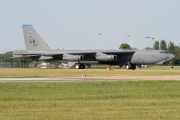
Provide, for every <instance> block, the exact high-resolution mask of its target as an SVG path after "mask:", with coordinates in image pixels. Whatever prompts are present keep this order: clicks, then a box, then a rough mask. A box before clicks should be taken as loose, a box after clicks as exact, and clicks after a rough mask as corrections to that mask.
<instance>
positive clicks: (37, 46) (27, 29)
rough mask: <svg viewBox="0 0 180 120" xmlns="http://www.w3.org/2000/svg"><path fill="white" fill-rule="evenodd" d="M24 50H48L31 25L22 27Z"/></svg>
mask: <svg viewBox="0 0 180 120" xmlns="http://www.w3.org/2000/svg"><path fill="white" fill-rule="evenodd" d="M22 28H23V33H24V41H25V45H26V50H49V49H50V48H49V46H48V45H47V44H46V42H45V41H44V40H43V38H41V36H40V35H39V34H38V32H37V31H36V30H35V29H34V28H33V26H32V25H31V24H25V25H22Z"/></svg>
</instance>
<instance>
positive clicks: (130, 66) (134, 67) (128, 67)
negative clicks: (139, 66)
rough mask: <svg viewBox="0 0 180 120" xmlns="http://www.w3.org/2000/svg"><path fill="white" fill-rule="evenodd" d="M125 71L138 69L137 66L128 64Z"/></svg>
mask: <svg viewBox="0 0 180 120" xmlns="http://www.w3.org/2000/svg"><path fill="white" fill-rule="evenodd" d="M125 69H133V70H135V69H136V65H134V64H126V65H125Z"/></svg>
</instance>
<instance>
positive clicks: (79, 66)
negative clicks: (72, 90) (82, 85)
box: [75, 63, 85, 69]
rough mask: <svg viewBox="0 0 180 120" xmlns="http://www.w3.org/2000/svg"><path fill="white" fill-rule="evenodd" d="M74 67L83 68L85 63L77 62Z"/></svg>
mask: <svg viewBox="0 0 180 120" xmlns="http://www.w3.org/2000/svg"><path fill="white" fill-rule="evenodd" d="M75 68H76V69H85V65H84V64H80V63H77V64H76V65H75Z"/></svg>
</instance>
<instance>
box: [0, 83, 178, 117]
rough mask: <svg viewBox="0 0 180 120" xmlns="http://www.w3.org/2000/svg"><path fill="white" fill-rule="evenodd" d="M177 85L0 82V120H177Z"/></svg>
mask: <svg viewBox="0 0 180 120" xmlns="http://www.w3.org/2000/svg"><path fill="white" fill-rule="evenodd" d="M179 86H180V82H178V81H138V82H137V81H136V82H135V81H121V82H120V81H119V82H35V83H27V82H22V83H0V119H1V120H12V119H13V120H25V119H26V120H49V119H51V120H56V119H57V120H63V119H64V120H72V119H75V120H86V119H88V120H89V119H90V120H96V119H97V120H109V119H112V120H113V119H114V120H119V119H128V120H152V119H153V120H156V119H157V120H158V119H163V120H170V119H173V120H179V119H180V112H179V111H180V87H179Z"/></svg>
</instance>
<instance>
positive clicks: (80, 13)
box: [0, 0, 180, 53]
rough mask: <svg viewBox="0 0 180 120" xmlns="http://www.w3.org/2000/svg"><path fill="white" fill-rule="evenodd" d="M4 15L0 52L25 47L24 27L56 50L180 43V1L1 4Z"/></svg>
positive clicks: (15, 0) (4, 0) (23, 0)
mask: <svg viewBox="0 0 180 120" xmlns="http://www.w3.org/2000/svg"><path fill="white" fill-rule="evenodd" d="M0 15H1V17H0V35H1V40H0V41H1V43H0V53H5V52H7V51H12V50H14V49H25V44H24V38H23V32H22V24H32V25H33V26H34V28H35V29H36V30H37V31H38V33H39V34H40V35H41V37H42V38H43V39H44V40H45V41H46V43H47V44H48V45H49V46H50V47H51V49H58V48H59V49H62V48H64V49H118V48H119V46H120V44H121V43H128V44H130V45H131V47H136V48H138V49H143V48H145V47H152V46H153V43H154V41H155V40H161V39H164V40H166V41H167V42H169V41H172V42H174V43H175V44H176V45H179V43H180V0H0ZM98 33H101V35H99V34H98ZM127 35H130V37H129V36H127ZM146 36H150V37H153V38H155V40H152V39H147V38H145V37H146Z"/></svg>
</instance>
